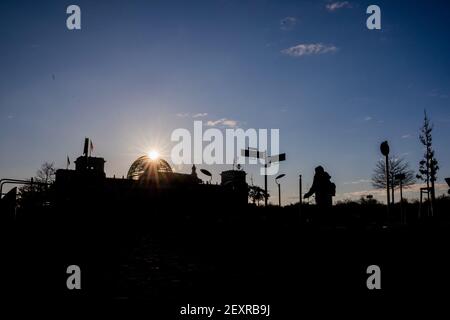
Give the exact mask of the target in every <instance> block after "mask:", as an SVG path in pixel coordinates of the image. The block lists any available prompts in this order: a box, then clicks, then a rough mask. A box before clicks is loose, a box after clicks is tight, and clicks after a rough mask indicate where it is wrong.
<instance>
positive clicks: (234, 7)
mask: <svg viewBox="0 0 450 320" xmlns="http://www.w3.org/2000/svg"><path fill="white" fill-rule="evenodd" d="M71 4H76V5H78V6H79V7H80V8H81V30H68V29H67V27H66V19H67V17H68V14H66V8H67V7H68V6H69V5H71ZM371 4H377V5H378V6H379V7H380V9H381V30H369V29H367V27H366V19H367V17H368V16H369V15H368V14H366V8H367V7H368V6H369V5H371ZM448 21H450V3H448V1H376V2H373V1H371V2H368V1H320V0H319V1H268V0H267V1H265V0H258V1H244V0H243V1H228V0H210V1H134V0H130V1H70V2H69V1H22V0H19V1H1V2H0V40H1V42H0V45H1V47H0V48H1V50H0V70H1V71H0V150H1V151H0V177H1V178H29V177H31V176H34V175H35V173H36V170H37V169H38V168H39V167H40V165H41V164H42V163H43V162H46V161H47V162H54V163H55V166H56V167H57V168H65V167H66V159H67V156H68V157H69V158H70V159H71V161H72V163H73V160H75V159H76V157H77V156H79V155H81V153H82V143H83V140H84V138H85V137H90V138H91V139H92V141H93V144H94V153H93V155H95V156H101V157H104V158H105V159H106V161H107V162H106V173H107V175H108V176H113V175H115V176H117V177H121V176H123V175H125V176H126V173H127V171H128V168H129V166H130V165H131V163H132V162H133V161H134V160H135V159H136V158H138V157H139V156H141V155H142V154H145V153H146V152H147V151H149V150H150V149H152V148H157V149H158V150H160V152H161V153H163V155H164V156H165V157H166V159H167V160H170V159H168V158H167V155H168V154H170V150H171V147H172V146H173V143H171V142H170V135H171V133H172V131H173V130H175V129H177V128H187V129H189V130H192V129H193V121H194V120H202V121H203V122H204V124H205V126H208V122H209V126H210V127H218V128H219V129H221V130H223V129H226V128H237V127H239V128H244V129H248V128H267V129H271V128H276V129H279V130H280V151H281V152H285V153H286V154H287V161H285V162H283V163H282V164H281V167H280V173H285V174H286V177H284V178H283V180H282V190H283V203H284V204H287V203H291V202H295V201H297V199H298V175H299V174H302V176H303V188H304V190H305V191H306V190H307V188H308V187H309V186H310V185H311V183H312V178H313V173H314V168H315V167H316V166H317V165H322V166H324V167H325V170H326V171H328V172H329V174H330V175H331V176H332V181H333V182H335V183H336V185H337V197H336V199H338V200H339V199H345V198H355V197H360V196H364V195H366V194H375V195H378V193H377V192H375V191H373V190H372V189H373V188H372V186H371V183H370V178H371V175H372V172H373V169H374V167H375V164H376V162H377V161H378V160H379V159H380V158H381V154H380V151H379V144H380V142H382V141H384V140H388V141H389V144H390V146H391V153H392V154H393V155H395V156H401V157H405V159H406V161H408V162H409V164H410V166H411V168H412V169H413V170H415V171H417V169H418V162H419V161H420V160H421V157H422V155H423V148H422V147H421V145H420V143H419V140H418V134H419V129H420V127H421V124H422V121H423V112H424V109H426V110H427V112H428V115H429V117H430V118H431V121H432V122H433V124H434V130H433V143H434V148H435V150H436V157H437V159H438V161H439V164H440V171H439V172H438V184H439V192H441V193H442V192H446V190H447V189H448V188H447V187H445V186H444V178H445V177H448V176H450V148H449V145H450V144H449V142H450V41H449V39H450V37H449V34H448V33H449V31H448V30H450V29H449V26H448ZM72 167H73V165H72ZM174 167H175V169H176V170H177V171H179V172H190V166H174ZM200 167H201V168H205V169H208V170H210V171H212V172H213V175H214V177H213V181H214V182H217V181H219V178H220V176H219V173H220V171H221V170H224V169H231V166H230V165H228V166H219V165H216V166H214V165H213V166H207V165H204V166H200ZM244 169H245V170H246V171H247V173H248V175H247V182H249V183H250V182H253V183H254V184H258V185H262V184H263V177H262V176H261V175H260V174H259V166H255V165H253V166H251V165H246V166H244ZM205 179H206V177H205ZM273 180H274V179H273V177H269V192H270V193H271V194H273V195H274V196H273V197H272V198H271V200H272V201H274V202H276V201H277V199H276V197H275V195H276V185H275V183H274V181H273ZM379 194H380V195H381V194H382V193H379ZM410 196H411V197H415V198H418V190H417V186H416V187H415V188H412V189H411V191H410Z"/></svg>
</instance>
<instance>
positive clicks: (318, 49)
mask: <svg viewBox="0 0 450 320" xmlns="http://www.w3.org/2000/svg"><path fill="white" fill-rule="evenodd" d="M337 50H338V48H337V47H335V46H333V45H330V46H327V45H324V44H322V43H301V44H298V45H296V46H293V47H290V48H287V49H284V50H281V53H283V54H286V55H288V56H291V57H302V56H308V55H312V54H324V53H329V52H331V53H332V52H336V51H337Z"/></svg>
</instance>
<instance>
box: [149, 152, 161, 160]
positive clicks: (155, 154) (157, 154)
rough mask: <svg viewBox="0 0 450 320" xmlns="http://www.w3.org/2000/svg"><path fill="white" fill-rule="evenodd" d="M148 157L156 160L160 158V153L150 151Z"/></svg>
mask: <svg viewBox="0 0 450 320" xmlns="http://www.w3.org/2000/svg"><path fill="white" fill-rule="evenodd" d="M147 155H148V157H149V158H150V160H156V159H158V158H159V152H158V151H156V150H151V151H149V152H148V154H147Z"/></svg>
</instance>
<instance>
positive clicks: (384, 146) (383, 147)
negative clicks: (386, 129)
mask: <svg viewBox="0 0 450 320" xmlns="http://www.w3.org/2000/svg"><path fill="white" fill-rule="evenodd" d="M380 151H381V154H382V155H383V156H385V157H386V199H387V205H386V208H387V214H388V216H389V206H390V203H391V199H390V195H389V144H388V142H387V141H384V142H382V143H381V145H380Z"/></svg>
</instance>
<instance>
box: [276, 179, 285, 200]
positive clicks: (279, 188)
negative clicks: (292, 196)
mask: <svg viewBox="0 0 450 320" xmlns="http://www.w3.org/2000/svg"><path fill="white" fill-rule="evenodd" d="M284 176H285V174H284V173H282V174H280V175H278V176H277V177H276V178H275V183H276V184H277V185H278V206H279V207H281V186H280V183H279V182H278V180H279V179H281V178H283V177H284Z"/></svg>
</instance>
